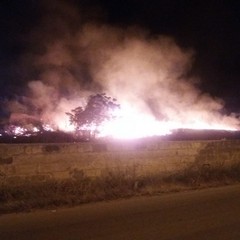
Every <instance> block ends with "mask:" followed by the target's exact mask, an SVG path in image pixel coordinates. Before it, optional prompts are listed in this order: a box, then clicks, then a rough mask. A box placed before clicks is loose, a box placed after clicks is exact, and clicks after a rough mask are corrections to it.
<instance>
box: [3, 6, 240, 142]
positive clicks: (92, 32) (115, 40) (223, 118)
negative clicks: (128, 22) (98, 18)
mask: <svg viewBox="0 0 240 240" xmlns="http://www.w3.org/2000/svg"><path fill="white" fill-rule="evenodd" d="M66 9H68V12H67V13H66ZM64 16H65V17H64ZM66 16H67V18H66ZM54 17H55V18H57V19H58V20H61V19H63V18H64V22H65V24H60V23H62V21H57V20H56V21H53V20H52V18H51V22H48V20H47V19H43V20H42V23H41V24H40V25H41V27H40V28H39V29H37V30H36V32H34V33H33V34H32V36H31V38H30V40H31V46H36V47H35V48H36V49H38V51H36V49H35V51H34V50H33V49H32V48H29V49H26V54H25V55H24V56H23V57H22V61H23V63H24V66H23V67H24V68H25V69H27V70H26V71H28V72H29V73H33V72H34V73H35V75H34V76H32V75H31V76H32V79H31V80H27V81H26V85H25V90H24V92H22V93H19V94H18V95H17V96H15V97H14V98H12V99H8V100H5V101H4V102H3V103H2V104H1V106H2V108H3V109H4V111H5V112H6V114H5V115H6V116H7V117H6V118H5V120H3V121H2V130H1V134H2V135H11V136H15V137H17V136H31V135H37V134H40V133H43V132H44V133H46V132H56V131H61V132H66V133H72V134H75V135H76V134H80V135H84V134H85V133H87V134H90V135H92V136H94V137H95V138H101V137H112V138H121V139H134V138H142V137H150V136H166V135H171V134H172V133H174V132H175V131H176V130H178V129H195V130H201V129H206V130H226V131H237V130H239V126H240V125H239V118H238V116H237V114H234V113H227V111H226V109H225V108H224V103H223V101H222V100H221V99H218V98H215V97H213V96H211V95H210V94H208V93H203V92H202V91H201V90H200V87H199V86H200V80H199V78H198V77H197V76H194V74H193V73H192V72H191V69H192V65H193V63H194V58H195V57H197V53H195V52H194V50H193V49H191V48H189V49H186V48H182V47H180V46H179V45H178V44H177V43H176V42H175V40H174V39H173V38H172V37H169V36H164V35H161V36H156V35H152V34H151V33H149V32H147V31H146V30H143V29H140V28H138V27H129V28H126V29H122V28H118V27H112V26H108V25H104V24H99V23H83V24H79V25H76V26H72V25H71V24H70V23H73V22H77V21H80V20H79V16H77V14H76V11H75V9H72V8H71V7H68V8H66V7H65V8H61V7H59V8H57V9H56V10H55V15H54ZM49 19H50V18H49ZM73 28H74V29H73ZM29 76H30V75H29ZM28 79H29V78H28ZM102 93H105V94H102ZM94 97H95V98H97V100H96V99H95V100H96V101H95V102H94V101H93V103H90V102H91V101H92V99H93V98H94ZM91 104H92V105H91Z"/></svg>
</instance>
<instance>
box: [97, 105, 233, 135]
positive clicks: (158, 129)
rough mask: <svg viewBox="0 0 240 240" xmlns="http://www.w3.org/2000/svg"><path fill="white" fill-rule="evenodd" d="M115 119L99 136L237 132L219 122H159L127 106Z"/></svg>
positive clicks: (108, 122) (105, 125) (199, 120)
mask: <svg viewBox="0 0 240 240" xmlns="http://www.w3.org/2000/svg"><path fill="white" fill-rule="evenodd" d="M114 115H115V119H113V120H111V121H106V122H104V123H103V124H102V125H101V126H100V127H99V131H100V133H99V136H100V137H105V136H111V137H114V138H122V139H133V138H141V137H150V136H164V135H168V134H171V133H172V132H173V130H176V129H206V130H207V129H208V130H210V129H212V130H229V131H234V130H237V128H235V127H231V126H228V125H226V124H221V123H217V122H211V123H207V122H205V121H204V120H202V119H194V121H191V122H187V123H181V122H176V121H159V120H157V119H155V118H154V117H153V116H152V115H150V114H149V115H147V114H144V113H140V112H137V111H136V110H135V109H133V108H131V107H130V106H125V108H124V109H123V108H121V109H119V110H116V111H115V112H114Z"/></svg>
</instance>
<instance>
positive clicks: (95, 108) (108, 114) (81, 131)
mask: <svg viewBox="0 0 240 240" xmlns="http://www.w3.org/2000/svg"><path fill="white" fill-rule="evenodd" d="M118 108H120V105H119V104H117V101H116V99H115V98H111V97H108V96H106V94H105V93H101V94H96V95H91V96H90V97H89V99H88V102H87V105H86V106H85V108H83V107H77V108H75V109H73V110H71V112H70V113H66V114H67V115H68V116H69V118H70V123H71V124H73V125H74V127H75V132H76V134H77V135H78V136H83V137H89V138H92V137H95V135H96V134H97V133H98V129H99V126H100V125H101V124H102V123H103V122H104V121H109V120H112V119H114V115H113V111H114V110H115V109H118Z"/></svg>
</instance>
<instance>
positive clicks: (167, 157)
mask: <svg viewBox="0 0 240 240" xmlns="http://www.w3.org/2000/svg"><path fill="white" fill-rule="evenodd" d="M237 163H240V141H238V140H233V141H224V140H222V141H172V142H171V141H161V140H156V139H152V140H138V141H111V142H107V141H102V142H92V143H88V142H86V143H61V144H55V143H54V144H49V143H48V144H43V143H39V144H0V183H1V182H2V183H11V184H14V183H19V182H22V181H31V182H38V181H48V180H50V179H67V178H78V177H82V176H88V177H101V176H104V175H105V174H106V173H108V172H123V173H124V174H129V175H133V174H134V175H136V176H151V175H154V174H162V175H167V174H171V173H174V172H177V171H181V170H184V169H187V168H189V167H199V166H220V167H227V166H230V165H233V164H237Z"/></svg>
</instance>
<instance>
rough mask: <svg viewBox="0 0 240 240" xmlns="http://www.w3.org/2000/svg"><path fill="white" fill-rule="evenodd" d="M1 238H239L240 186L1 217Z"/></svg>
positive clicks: (3, 239)
mask: <svg viewBox="0 0 240 240" xmlns="http://www.w3.org/2000/svg"><path fill="white" fill-rule="evenodd" d="M0 239H1V240H11V239H14V240H20V239H23V240H27V239H31V240H35V239H41V240H48V239H49V240H62V239H66V240H75V239H76V240H82V239H84V240H85V239H86V240H96V239H97V240H103V239H104V240H108V239H111V240H120V239H121V240H135V239H139V240H140V239H146V240H155V239H157V240H172V239H174V240H180V239H182V240H188V239H191V240H198V239H199V240H204V239H207V240H215V239H217V240H222V239H225V240H233V239H234V240H235V239H236V240H239V239H240V185H235V186H228V187H221V188H212V189H205V190H196V191H190V192H182V193H169V194H164V195H160V196H154V197H138V198H132V199H127V200H117V201H111V202H101V203H94V204H86V205H82V206H80V207H75V208H69V209H57V210H54V209H53V210H42V211H36V212H32V213H20V214H8V215H1V216H0Z"/></svg>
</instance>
